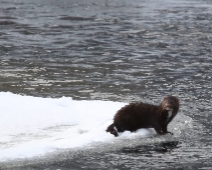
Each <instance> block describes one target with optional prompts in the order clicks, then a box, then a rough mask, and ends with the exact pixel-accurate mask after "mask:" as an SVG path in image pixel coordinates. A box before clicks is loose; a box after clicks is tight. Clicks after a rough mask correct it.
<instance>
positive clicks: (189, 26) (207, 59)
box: [0, 0, 212, 170]
mask: <svg viewBox="0 0 212 170" xmlns="http://www.w3.org/2000/svg"><path fill="white" fill-rule="evenodd" d="M211 11H212V1H209V0H208V1H207V0H198V1H196V0H179V1H177V0H176V1H174V0H148V1H147V0H131V1H129V0H99V1H95V0H81V1H79V0H72V1H68V0H60V1H56V0H51V1H50V0H46V1H43V0H34V1H32V0H0V28H1V29H0V40H1V41H0V91H10V92H13V93H18V94H23V95H31V96H39V97H61V96H71V97H73V98H74V99H77V100H82V99H88V100H94V99H100V100H112V101H124V102H132V101H138V100H142V101H151V102H153V103H154V102H158V100H161V98H162V97H163V96H165V95H168V94H172V95H176V96H178V97H179V98H180V100H181V108H180V114H182V115H186V116H188V117H190V118H192V122H193V126H192V128H191V129H187V130H185V132H184V137H181V138H178V139H176V141H172V142H167V141H164V142H159V143H157V142H156V143H154V144H146V145H143V144H142V145H140V146H135V147H128V146H126V147H124V146H123V147H122V148H120V149H112V150H105V151H102V150H100V151H98V150H95V151H84V152H83V151H82V152H80V153H78V154H75V155H74V156H73V155H69V154H67V155H66V156H64V155H62V156H61V157H60V159H59V158H58V160H56V161H54V162H50V163H49V162H45V161H44V162H38V163H34V164H30V165H25V167H20V168H19V167H15V169H36V170H38V169H61V170H66V169H111V170H112V169H113V170H115V169H123V170H125V169H126V170H128V169H133V170H134V169H179V170H182V169H212V162H211V158H212V153H211V152H212V150H211V148H212V145H211V143H212V137H211V134H212V127H211V123H212V116H211V112H212V107H211V95H212V53H211V52H212V31H211V27H212V15H211ZM62 157H64V159H62Z"/></svg>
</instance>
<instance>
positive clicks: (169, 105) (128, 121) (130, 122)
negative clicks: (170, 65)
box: [106, 96, 179, 136]
mask: <svg viewBox="0 0 212 170" xmlns="http://www.w3.org/2000/svg"><path fill="white" fill-rule="evenodd" d="M178 110H179V100H178V98H177V97H174V96H166V97H164V99H163V101H162V102H161V104H160V105H159V106H156V105H152V104H147V103H142V102H139V103H130V104H128V105H126V106H124V107H122V108H121V109H120V110H119V111H118V112H117V113H116V115H115V116H114V122H113V123H112V124H111V125H110V126H108V128H107V130H106V131H107V132H110V133H111V134H113V135H114V136H118V132H124V131H125V130H128V131H131V132H133V131H136V130H137V129H140V128H154V129H155V131H156V132H157V134H161V135H163V134H167V133H171V132H168V131H167V126H168V124H169V123H170V122H171V121H172V119H173V118H174V117H175V116H176V114H177V112H178ZM171 134H172V133H171Z"/></svg>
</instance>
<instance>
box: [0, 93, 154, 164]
mask: <svg viewBox="0 0 212 170" xmlns="http://www.w3.org/2000/svg"><path fill="white" fill-rule="evenodd" d="M124 105H126V103H121V102H112V101H98V100H92V101H86V100H85V101H76V100H73V99H72V98H70V97H62V98H58V99H55V98H40V97H31V96H21V95H17V94H13V93H10V92H0V162H4V161H7V160H13V159H20V158H22V159H24V158H33V157H35V156H40V155H44V154H48V153H51V152H54V151H57V150H60V149H72V148H83V147H88V145H92V144H93V143H96V142H100V143H101V142H103V143H104V142H108V141H113V140H115V137H114V136H113V135H111V134H110V133H106V132H105V130H106V128H107V127H108V125H110V124H111V123H112V120H113V117H114V115H115V113H116V112H117V110H119V109H120V108H121V107H123V106H124ZM152 134H155V132H153V131H150V130H147V129H141V130H138V131H137V132H136V133H130V132H124V133H122V134H121V137H125V138H126V137H127V138H130V137H135V136H136V135H137V136H139V137H147V136H149V135H152Z"/></svg>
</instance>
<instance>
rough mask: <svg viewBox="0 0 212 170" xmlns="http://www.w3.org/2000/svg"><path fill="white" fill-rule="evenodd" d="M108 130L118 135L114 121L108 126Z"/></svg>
mask: <svg viewBox="0 0 212 170" xmlns="http://www.w3.org/2000/svg"><path fill="white" fill-rule="evenodd" d="M106 132H110V133H111V134H113V135H114V136H116V137H117V136H118V133H117V130H116V127H115V125H114V124H113V123H112V124H111V125H110V126H108V128H107V130H106Z"/></svg>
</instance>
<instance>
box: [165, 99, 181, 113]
mask: <svg viewBox="0 0 212 170" xmlns="http://www.w3.org/2000/svg"><path fill="white" fill-rule="evenodd" d="M179 105H180V104H179V100H178V98H177V97H174V96H166V97H164V99H163V101H162V103H161V106H162V109H163V110H170V111H171V110H172V111H174V113H175V114H176V113H177V111H178V109H179Z"/></svg>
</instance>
